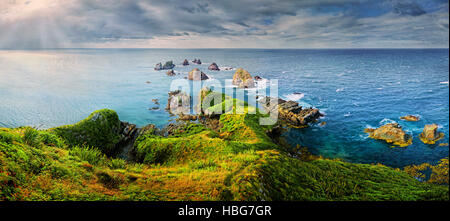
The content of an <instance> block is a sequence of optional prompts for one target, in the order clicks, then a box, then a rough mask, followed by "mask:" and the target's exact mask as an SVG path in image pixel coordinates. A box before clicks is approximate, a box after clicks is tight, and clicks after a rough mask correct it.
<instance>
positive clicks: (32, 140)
mask: <svg viewBox="0 0 450 221" xmlns="http://www.w3.org/2000/svg"><path fill="white" fill-rule="evenodd" d="M23 140H24V142H25V143H26V144H28V145H30V146H33V147H37V146H38V145H39V144H40V141H39V132H38V131H37V130H35V129H33V128H31V127H27V128H25V132H24V133H23Z"/></svg>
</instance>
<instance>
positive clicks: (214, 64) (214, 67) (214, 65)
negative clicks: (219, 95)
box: [208, 62, 220, 71]
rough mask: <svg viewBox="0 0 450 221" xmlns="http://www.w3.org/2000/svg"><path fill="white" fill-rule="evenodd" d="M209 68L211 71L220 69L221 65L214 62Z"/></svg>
mask: <svg viewBox="0 0 450 221" xmlns="http://www.w3.org/2000/svg"><path fill="white" fill-rule="evenodd" d="M208 70H211V71H220V69H219V66H217V64H216V63H214V62H213V63H212V64H211V65H209V67H208Z"/></svg>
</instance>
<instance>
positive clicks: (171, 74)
mask: <svg viewBox="0 0 450 221" xmlns="http://www.w3.org/2000/svg"><path fill="white" fill-rule="evenodd" d="M166 74H167V76H175V75H177V74H175V71H173V69H170V70H168V71H167V72H166Z"/></svg>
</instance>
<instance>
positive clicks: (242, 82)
mask: <svg viewBox="0 0 450 221" xmlns="http://www.w3.org/2000/svg"><path fill="white" fill-rule="evenodd" d="M232 83H233V85H236V86H238V87H239V88H253V87H255V81H254V80H253V77H252V75H250V73H248V71H246V70H244V69H242V68H238V69H237V70H236V72H235V73H234V75H233V82H232Z"/></svg>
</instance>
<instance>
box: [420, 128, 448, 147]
mask: <svg viewBox="0 0 450 221" xmlns="http://www.w3.org/2000/svg"><path fill="white" fill-rule="evenodd" d="M437 129H438V125H437V124H427V125H425V127H424V128H423V131H422V133H421V134H420V135H419V138H420V140H421V141H422V142H424V143H426V144H434V143H436V141H438V140H440V139H442V138H444V133H439V132H438V131H437Z"/></svg>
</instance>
